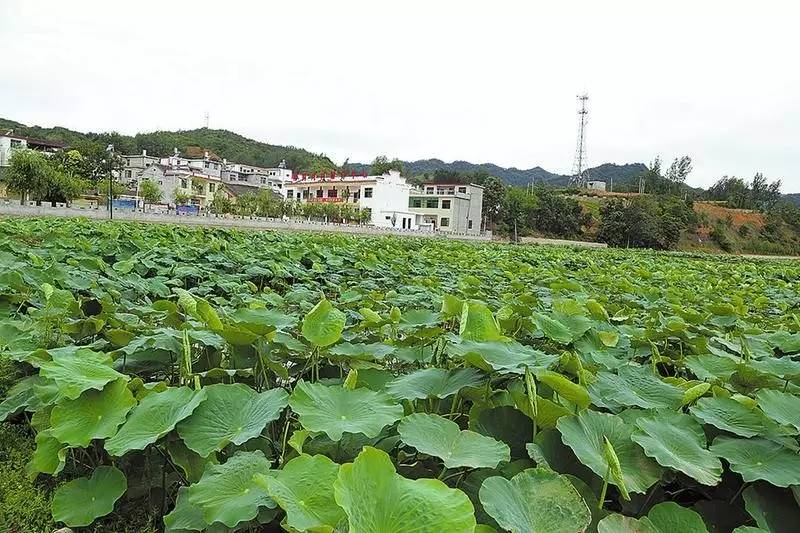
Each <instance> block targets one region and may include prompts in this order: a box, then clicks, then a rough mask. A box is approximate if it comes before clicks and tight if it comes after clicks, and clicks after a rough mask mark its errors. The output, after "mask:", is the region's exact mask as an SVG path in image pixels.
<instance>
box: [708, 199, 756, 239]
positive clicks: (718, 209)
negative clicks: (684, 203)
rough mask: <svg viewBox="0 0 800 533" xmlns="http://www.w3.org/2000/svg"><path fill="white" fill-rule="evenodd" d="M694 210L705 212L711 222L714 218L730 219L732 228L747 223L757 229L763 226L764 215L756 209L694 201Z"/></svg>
mask: <svg viewBox="0 0 800 533" xmlns="http://www.w3.org/2000/svg"><path fill="white" fill-rule="evenodd" d="M694 210H695V211H696V212H697V213H706V215H707V216H708V220H709V222H711V223H713V222H714V220H715V219H719V220H727V219H728V218H730V219H731V221H732V222H733V226H734V228H738V227H740V226H744V225H745V224H748V225H750V226H753V227H755V228H757V229H761V228H763V227H764V215H763V214H762V213H759V212H758V211H750V210H747V209H730V208H728V207H724V206H721V205H719V204H716V203H712V202H695V203H694ZM698 233H699V231H698Z"/></svg>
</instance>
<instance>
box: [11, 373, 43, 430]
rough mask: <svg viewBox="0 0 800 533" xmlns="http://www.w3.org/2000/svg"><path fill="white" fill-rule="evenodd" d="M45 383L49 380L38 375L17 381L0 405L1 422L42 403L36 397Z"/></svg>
mask: <svg viewBox="0 0 800 533" xmlns="http://www.w3.org/2000/svg"><path fill="white" fill-rule="evenodd" d="M43 381H47V380H45V379H43V378H42V377H40V376H38V375H34V376H28V377H27V378H24V379H21V380H19V381H17V382H16V383H15V384H14V385H13V386H12V387H11V388H10V389H9V390H8V392H7V395H6V398H5V399H4V400H3V402H2V403H0V422H2V421H4V420H5V419H6V418H8V417H9V416H11V415H13V414H15V413H18V412H20V411H22V410H23V409H25V408H26V407H28V408H30V407H31V406H32V405H34V404H37V403H40V400H39V399H38V398H37V395H36V389H37V388H38V386H39V385H41V383H42V382H43ZM56 394H57V391H56Z"/></svg>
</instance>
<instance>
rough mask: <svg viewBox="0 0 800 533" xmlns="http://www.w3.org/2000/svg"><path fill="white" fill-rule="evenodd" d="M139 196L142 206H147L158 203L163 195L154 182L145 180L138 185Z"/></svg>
mask: <svg viewBox="0 0 800 533" xmlns="http://www.w3.org/2000/svg"><path fill="white" fill-rule="evenodd" d="M139 196H141V197H142V201H143V202H144V205H148V204H155V203H158V202H160V201H161V197H162V196H163V194H162V192H161V188H160V187H159V186H158V185H157V184H156V183H155V182H153V181H151V180H149V179H145V180H142V181H141V182H140V183H139Z"/></svg>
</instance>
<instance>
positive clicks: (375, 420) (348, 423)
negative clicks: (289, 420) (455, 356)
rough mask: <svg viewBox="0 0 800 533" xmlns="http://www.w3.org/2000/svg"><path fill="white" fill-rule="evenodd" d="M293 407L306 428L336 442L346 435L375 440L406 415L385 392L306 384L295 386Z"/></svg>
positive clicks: (291, 399)
mask: <svg viewBox="0 0 800 533" xmlns="http://www.w3.org/2000/svg"><path fill="white" fill-rule="evenodd" d="M289 406H290V407H291V408H292V411H294V412H295V413H297V414H298V415H300V424H302V426H303V427H304V428H305V429H307V430H309V431H322V432H324V433H325V434H326V435H328V438H330V439H331V440H332V441H338V440H340V439H341V438H342V434H343V433H363V434H364V435H366V436H367V437H375V436H377V435H378V433H380V432H381V430H382V429H383V428H384V427H385V426H388V425H389V424H392V423H393V422H395V421H397V420H399V419H400V417H402V416H403V406H402V405H400V404H397V403H395V402H394V400H393V399H392V398H391V397H390V396H388V395H387V394H385V393H382V392H375V391H371V390H369V389H366V388H363V387H361V388H358V389H353V390H348V389H345V388H343V387H338V386H326V385H321V384H319V383H307V382H305V381H300V382H299V383H298V384H297V385H296V386H295V388H294V391H292V395H291V397H290V398H289Z"/></svg>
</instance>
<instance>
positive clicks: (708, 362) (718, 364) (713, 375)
mask: <svg viewBox="0 0 800 533" xmlns="http://www.w3.org/2000/svg"><path fill="white" fill-rule="evenodd" d="M740 362H741V360H740V359H739V358H737V357H734V356H732V355H713V354H701V355H690V356H689V357H687V358H686V359H685V364H686V366H687V368H689V370H691V371H692V373H693V374H694V375H695V376H697V378H698V379H702V380H705V381H714V380H716V379H721V380H725V381H727V380H728V379H730V377H731V376H732V375H733V373H734V372H736V367H737V366H738V365H739V363H740Z"/></svg>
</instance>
